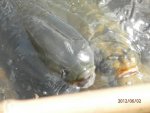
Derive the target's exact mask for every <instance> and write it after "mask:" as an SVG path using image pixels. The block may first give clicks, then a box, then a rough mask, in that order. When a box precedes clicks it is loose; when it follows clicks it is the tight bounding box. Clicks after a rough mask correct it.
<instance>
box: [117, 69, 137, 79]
mask: <svg viewBox="0 0 150 113" xmlns="http://www.w3.org/2000/svg"><path fill="white" fill-rule="evenodd" d="M136 72H138V67H134V68H132V69H130V70H127V71H125V72H123V73H122V74H120V75H118V78H119V79H120V78H124V77H129V76H130V75H131V74H133V73H136Z"/></svg>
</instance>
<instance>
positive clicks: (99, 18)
mask: <svg viewBox="0 0 150 113" xmlns="http://www.w3.org/2000/svg"><path fill="white" fill-rule="evenodd" d="M35 1H36V3H38V4H39V5H41V7H43V8H45V9H46V10H47V11H49V12H51V13H53V14H55V15H57V16H59V17H60V18H61V19H62V20H63V21H65V22H67V23H68V24H70V25H72V26H73V27H74V28H76V29H77V30H78V31H79V32H80V33H81V34H82V35H83V36H84V38H85V39H86V40H87V41H89V43H90V46H91V48H92V50H93V51H94V59H95V65H96V71H97V72H99V73H100V75H104V76H107V77H108V78H109V80H108V82H109V84H110V86H122V85H135V84H140V83H145V82H149V80H150V79H148V81H146V79H145V78H147V77H148V75H149V73H148V72H147V71H145V70H144V69H143V68H141V67H143V65H142V63H141V60H140V55H139V54H138V52H137V51H136V50H135V48H134V47H133V45H132V43H131V41H130V40H129V39H128V34H127V33H126V32H124V31H122V30H121V27H120V25H119V24H117V21H115V20H112V19H110V18H109V16H107V15H105V14H104V12H103V10H100V8H99V7H98V5H97V4H96V2H95V1H94V2H93V1H92V0H78V1H73V0H63V1H61V0H35ZM148 78H149V77H148Z"/></svg>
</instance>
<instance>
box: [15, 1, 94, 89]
mask: <svg viewBox="0 0 150 113" xmlns="http://www.w3.org/2000/svg"><path fill="white" fill-rule="evenodd" d="M15 4H16V7H18V12H20V15H21V17H22V21H23V23H24V26H25V28H26V30H27V32H28V33H29V35H30V37H31V40H32V42H33V43H34V45H35V46H36V48H38V50H39V53H40V54H41V55H40V56H41V57H42V59H43V60H44V61H45V63H46V64H47V65H49V63H50V65H51V63H53V65H51V66H50V67H51V68H55V67H57V69H56V68H55V69H54V70H55V71H56V72H59V73H62V72H63V73H62V76H61V77H62V78H63V79H64V80H65V81H67V82H69V83H71V84H75V85H77V86H79V87H82V88H87V87H89V86H91V85H92V84H93V83H94V80H95V66H94V55H93V51H92V50H91V48H90V46H89V43H88V42H87V41H86V40H85V39H84V38H83V37H82V35H80V34H79V33H78V32H77V31H76V30H75V29H74V28H73V27H71V26H70V25H68V24H66V23H65V22H63V21H62V20H60V19H59V18H58V17H57V16H55V15H53V14H51V13H50V12H48V11H46V10H45V9H44V8H42V7H41V6H40V5H38V4H36V3H35V2H34V1H32V0H27V1H24V0H16V2H15Z"/></svg>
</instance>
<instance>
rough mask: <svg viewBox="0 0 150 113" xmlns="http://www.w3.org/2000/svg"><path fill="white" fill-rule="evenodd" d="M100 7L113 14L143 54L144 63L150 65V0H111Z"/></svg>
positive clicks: (137, 49) (141, 54)
mask: <svg viewBox="0 0 150 113" xmlns="http://www.w3.org/2000/svg"><path fill="white" fill-rule="evenodd" d="M99 7H100V8H101V9H103V10H105V12H106V14H110V15H111V16H112V15H113V17H114V19H116V20H117V21H118V22H119V23H120V24H121V26H122V30H125V31H126V32H127V33H128V34H129V36H128V39H129V40H130V41H131V42H132V44H133V46H134V47H135V49H136V51H138V53H139V54H140V56H141V61H142V63H143V65H147V66H148V67H149V66H150V46H149V45H150V20H149V18H150V16H149V15H150V12H149V9H150V1H149V0H140V1H134V0H130V1H129V0H124V2H120V1H118V2H115V1H114V0H110V1H109V2H108V3H104V4H103V5H102V4H101V2H99Z"/></svg>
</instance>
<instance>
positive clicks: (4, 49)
mask: <svg viewBox="0 0 150 113" xmlns="http://www.w3.org/2000/svg"><path fill="white" fill-rule="evenodd" d="M0 52H1V53H2V54H0V64H1V65H2V69H3V70H5V71H4V72H5V73H6V75H7V77H5V78H7V81H6V82H9V83H10V84H12V87H13V90H14V92H16V94H17V95H18V97H17V98H18V99H28V98H34V97H35V95H38V96H39V97H42V96H50V95H51V96H52V95H58V94H66V93H71V92H72V93H73V92H78V91H79V88H77V87H74V86H71V85H69V84H67V83H66V82H65V81H64V80H62V79H61V78H59V77H58V76H56V75H57V74H56V73H54V72H52V71H50V70H49V69H48V68H47V67H46V66H45V65H44V63H43V62H42V61H41V60H40V58H39V56H38V54H37V51H36V50H35V49H34V47H33V45H32V43H31V41H30V40H29V37H28V35H27V33H26V31H25V29H24V27H23V25H22V23H21V20H20V18H19V16H18V14H17V10H16V8H15V6H14V5H13V3H12V2H11V1H10V0H1V1H0ZM1 76H3V74H1ZM4 80H5V79H4ZM35 83H36V84H35ZM0 87H2V86H1V84H0ZM10 91H11V90H10Z"/></svg>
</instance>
